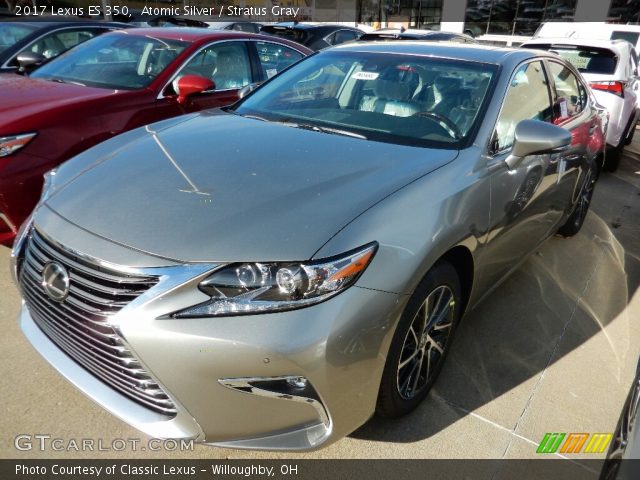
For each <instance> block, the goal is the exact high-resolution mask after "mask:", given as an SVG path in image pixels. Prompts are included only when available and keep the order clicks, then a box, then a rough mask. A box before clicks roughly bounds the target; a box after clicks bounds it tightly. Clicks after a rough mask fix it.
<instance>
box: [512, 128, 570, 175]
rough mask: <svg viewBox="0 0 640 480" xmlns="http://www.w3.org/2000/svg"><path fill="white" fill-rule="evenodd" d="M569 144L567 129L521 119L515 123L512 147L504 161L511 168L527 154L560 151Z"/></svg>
mask: <svg viewBox="0 0 640 480" xmlns="http://www.w3.org/2000/svg"><path fill="white" fill-rule="evenodd" d="M570 145H571V132H569V131H568V130H566V129H564V128H562V127H558V126H557V125H553V124H551V123H546V122H541V121H539V120H522V121H521V122H520V123H518V125H516V131H515V138H514V141H513V149H512V150H511V155H509V156H508V157H507V158H506V159H505V163H506V164H507V167H509V170H513V169H514V168H516V167H517V166H518V165H519V164H520V162H521V161H522V159H523V158H524V157H526V156H528V155H539V154H542V153H554V152H560V151H562V150H565V149H567V148H568V147H569V146H570Z"/></svg>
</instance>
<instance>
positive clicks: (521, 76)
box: [492, 61, 552, 153]
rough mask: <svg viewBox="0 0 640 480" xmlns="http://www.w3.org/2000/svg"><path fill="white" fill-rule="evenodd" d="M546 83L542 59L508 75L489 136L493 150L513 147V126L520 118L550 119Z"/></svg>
mask: <svg viewBox="0 0 640 480" xmlns="http://www.w3.org/2000/svg"><path fill="white" fill-rule="evenodd" d="M551 119H552V108H551V97H550V95H549V82H548V81H547V76H546V74H545V71H544V67H543V65H542V62H540V61H535V62H530V63H527V64H525V65H522V66H520V67H519V68H518V69H517V70H516V73H515V75H514V76H513V77H512V78H511V84H510V85H509V89H508V91H507V94H506V96H505V100H504V103H503V104H502V110H501V112H500V116H499V118H498V122H497V124H496V129H495V132H494V136H493V142H492V144H493V148H492V150H493V152H494V153H497V152H500V151H503V150H506V149H508V148H511V147H512V146H513V139H514V135H515V129H516V125H517V124H518V123H519V122H520V121H522V120H542V121H544V122H551Z"/></svg>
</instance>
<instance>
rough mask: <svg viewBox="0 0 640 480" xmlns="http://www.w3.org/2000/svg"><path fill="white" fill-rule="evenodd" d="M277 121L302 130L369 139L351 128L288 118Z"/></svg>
mask: <svg viewBox="0 0 640 480" xmlns="http://www.w3.org/2000/svg"><path fill="white" fill-rule="evenodd" d="M275 122H277V123H280V124H282V125H286V126H287V127H293V128H300V129H302V130H311V131H312V132H322V133H332V134H334V135H343V136H345V137H352V138H359V139H361V140H367V137H365V136H364V135H361V134H359V133H355V132H351V131H349V130H342V129H340V128H333V127H321V126H319V125H312V124H310V123H298V122H292V121H289V120H288V119H281V120H275Z"/></svg>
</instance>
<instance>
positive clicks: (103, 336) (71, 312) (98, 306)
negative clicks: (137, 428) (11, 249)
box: [18, 228, 177, 417]
mask: <svg viewBox="0 0 640 480" xmlns="http://www.w3.org/2000/svg"><path fill="white" fill-rule="evenodd" d="M26 240H27V241H26V242H25V245H24V247H23V248H24V250H23V251H22V255H21V257H22V261H21V262H20V264H19V274H18V275H19V285H20V288H21V290H22V294H23V297H24V300H25V303H26V305H27V308H28V309H29V312H30V313H31V316H32V318H33V320H34V321H35V323H36V324H37V325H38V327H39V328H40V329H41V330H42V331H43V332H44V333H45V334H46V335H47V336H48V337H49V339H50V340H51V341H52V342H53V343H55V344H56V345H57V346H58V347H59V348H60V349H61V350H62V351H63V352H65V353H66V354H67V355H68V356H69V357H71V358H72V359H73V360H74V361H75V362H76V363H78V364H79V365H80V366H82V367H83V368H84V369H85V370H87V371H88V372H90V373H91V374H92V375H94V376H95V377H97V378H98V379H99V380H101V381H102V382H104V383H105V384H107V385H109V386H110V387H111V388H113V389H115V390H116V391H118V392H119V393H121V394H123V395H125V396H126V397H128V398H129V399H131V400H133V401H135V402H136V403H138V404H141V405H142V406H144V407H146V408H148V409H150V410H152V411H154V412H156V413H160V414H162V415H165V416H167V417H173V416H175V415H176V412H177V409H176V405H175V404H174V402H173V400H172V399H171V398H170V397H169V396H168V395H167V393H166V392H165V391H164V390H163V389H162V387H160V385H158V383H157V382H156V381H155V380H154V379H153V378H152V377H151V376H150V375H149V373H148V372H147V371H146V370H145V368H144V367H143V366H142V365H141V363H140V361H139V360H138V359H137V358H136V357H135V355H134V354H133V352H132V351H131V350H130V349H129V347H128V345H127V344H126V342H125V341H124V339H123V338H122V336H121V335H120V334H119V332H118V329H117V328H116V327H115V326H114V325H113V324H112V323H111V322H110V319H111V318H113V316H114V315H116V314H117V313H118V312H119V311H120V310H121V309H123V308H124V307H126V306H127V305H128V304H130V303H131V302H133V301H135V300H136V299H137V298H138V297H140V296H142V295H143V294H144V293H145V292H147V291H148V290H149V289H151V288H152V287H154V286H155V285H156V284H157V283H158V282H159V277H157V276H153V275H140V274H136V273H129V272H122V271H119V270H116V269H114V268H111V267H108V266H105V265H102V264H99V263H98V262H94V261H92V260H89V259H87V258H85V257H81V256H79V255H77V254H75V253H74V252H71V251H68V250H65V249H64V248H63V247H61V246H59V245H57V244H56V243H55V242H54V241H53V240H51V239H48V238H47V237H46V236H45V235H43V234H42V233H41V232H38V231H37V230H36V229H35V228H33V229H32V230H31V232H30V234H29V236H28V238H27V239H26ZM52 261H55V262H57V263H59V264H61V265H63V266H64V267H65V268H66V269H67V270H68V272H69V275H70V279H71V282H70V291H69V295H68V297H67V298H66V299H65V300H64V301H63V302H56V301H53V300H51V299H50V298H49V297H48V296H47V295H46V293H45V290H44V288H43V286H42V271H43V269H44V267H45V265H46V264H47V263H49V262H52Z"/></svg>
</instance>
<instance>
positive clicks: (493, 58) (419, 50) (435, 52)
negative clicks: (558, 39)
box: [329, 40, 535, 65]
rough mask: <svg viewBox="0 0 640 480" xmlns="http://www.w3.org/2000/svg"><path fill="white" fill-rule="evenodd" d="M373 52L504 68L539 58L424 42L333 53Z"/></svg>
mask: <svg viewBox="0 0 640 480" xmlns="http://www.w3.org/2000/svg"><path fill="white" fill-rule="evenodd" d="M331 51H333V52H336V51H350V52H363V53H364V52H371V53H392V54H406V55H426V56H434V57H442V58H451V59H454V60H466V61H474V62H483V63H493V64H497V65H500V64H504V63H506V62H507V60H509V61H512V60H513V61H522V60H525V59H527V58H531V57H532V56H535V54H534V53H533V52H532V51H530V50H524V49H517V48H505V47H495V46H492V45H479V44H478V45H476V44H461V43H445V42H437V43H436V42H434V43H430V42H421V41H411V40H405V41H402V42H353V43H345V44H342V45H338V46H337V47H333V48H331V49H330V50H329V52H331Z"/></svg>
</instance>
